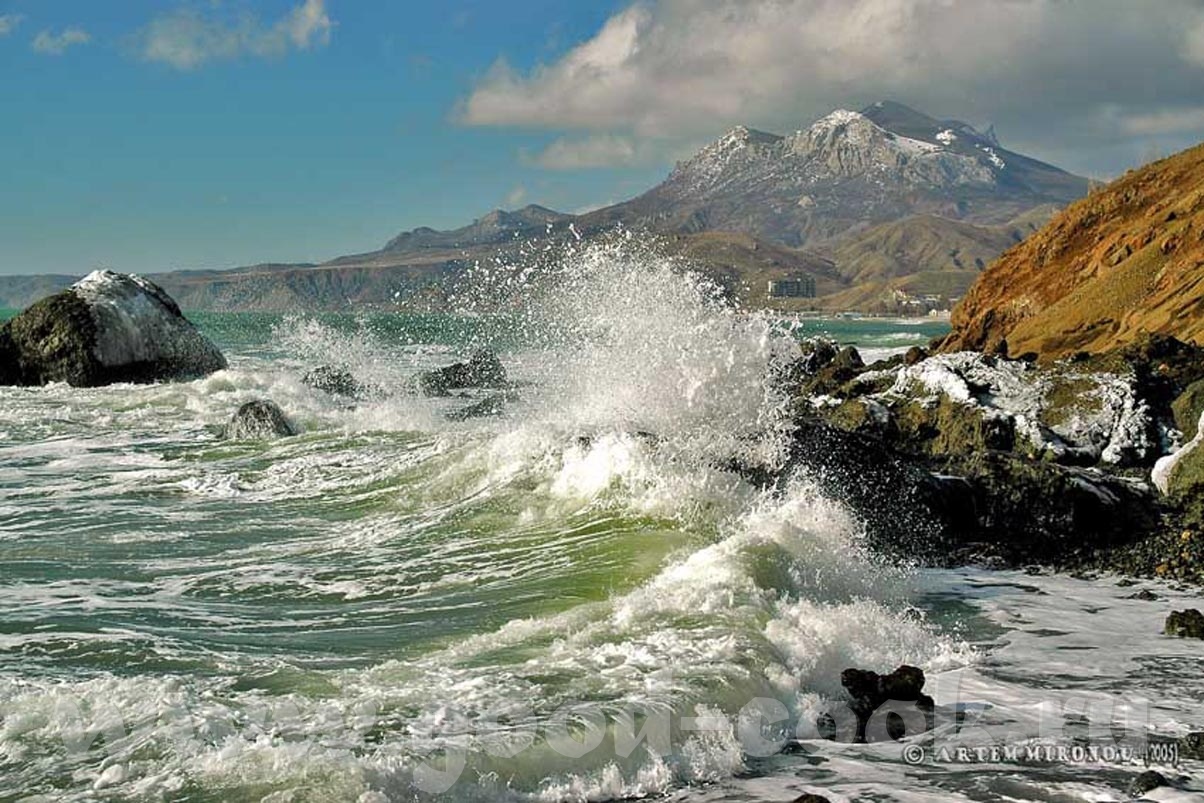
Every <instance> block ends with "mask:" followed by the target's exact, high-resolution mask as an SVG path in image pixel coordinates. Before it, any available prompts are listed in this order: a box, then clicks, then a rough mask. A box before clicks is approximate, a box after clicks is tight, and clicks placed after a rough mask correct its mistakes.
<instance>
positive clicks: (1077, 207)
mask: <svg viewBox="0 0 1204 803" xmlns="http://www.w3.org/2000/svg"><path fill="white" fill-rule="evenodd" d="M952 323H953V326H954V331H953V334H952V335H950V337H949V339H948V341H947V343H946V345H945V347H946V348H948V349H985V350H989V351H998V350H1002V349H1004V348H1006V350H1007V351H1008V352H1009V353H1010V354H1013V355H1016V354H1024V353H1026V352H1036V353H1037V354H1038V355H1040V356H1042V357H1054V358H1056V357H1062V356H1066V355H1069V354H1073V353H1075V352H1079V351H1087V352H1100V351H1104V350H1107V349H1111V348H1114V347H1117V346H1123V345H1125V344H1127V343H1128V342H1130V341H1132V340H1134V339H1135V338H1137V337H1138V336H1140V335H1141V334H1143V333H1165V334H1173V335H1174V336H1176V337H1178V338H1179V339H1181V340H1194V341H1195V342H1196V343H1197V344H1201V345H1204V145H1198V146H1196V147H1195V148H1192V149H1190V150H1187V151H1184V152H1182V153H1180V154H1177V155H1175V156H1172V157H1170V158H1169V159H1163V160H1162V161H1159V162H1155V163H1153V164H1150V165H1147V166H1145V167H1143V168H1141V169H1140V170H1136V171H1131V172H1129V173H1128V174H1126V175H1125V176H1123V177H1122V178H1120V179H1118V180H1117V181H1115V182H1113V183H1112V184H1110V185H1109V186H1107V187H1106V188H1104V189H1102V190H1100V191H1098V192H1095V193H1093V194H1091V195H1090V196H1088V197H1087V198H1084V199H1082V200H1080V201H1079V202H1077V203H1075V204H1073V205H1071V206H1070V207H1068V208H1067V209H1066V210H1065V211H1063V212H1062V213H1061V214H1059V215H1057V216H1056V217H1055V218H1054V219H1053V220H1052V221H1051V222H1050V224H1049V225H1048V226H1046V227H1045V228H1044V229H1042V230H1041V231H1040V232H1038V233H1037V234H1035V235H1034V236H1032V237H1030V238H1029V239H1027V240H1025V241H1024V242H1023V243H1021V244H1020V245H1018V246H1016V247H1014V248H1012V249H1011V250H1009V251H1008V252H1007V253H1005V254H1004V255H1003V256H1002V257H1001V258H1000V259H999V260H998V261H997V262H995V263H994V264H993V265H991V266H990V267H989V268H988V269H987V270H986V271H985V272H984V273H983V274H982V276H981V277H980V278H979V279H978V281H977V282H976V283H975V284H974V286H973V287H972V288H971V290H970V292H969V294H968V295H967V296H966V298H965V299H964V300H963V301H962V303H961V304H960V305H959V306H958V307H957V309H956V310H954V313H953V319H952Z"/></svg>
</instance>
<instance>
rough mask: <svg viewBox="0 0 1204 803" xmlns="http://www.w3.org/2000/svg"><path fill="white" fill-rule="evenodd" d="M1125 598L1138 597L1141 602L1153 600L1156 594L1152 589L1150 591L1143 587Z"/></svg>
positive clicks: (1155, 598)
mask: <svg viewBox="0 0 1204 803" xmlns="http://www.w3.org/2000/svg"><path fill="white" fill-rule="evenodd" d="M1125 599H1139V600H1142V601H1143V602H1153V601H1155V600H1157V599H1158V595H1157V594H1155V593H1154V592H1153V591H1150V590H1149V589H1148V588H1143V589H1141V590H1140V591H1138V592H1137V593H1136V594H1130V595H1129V596H1127V597H1125Z"/></svg>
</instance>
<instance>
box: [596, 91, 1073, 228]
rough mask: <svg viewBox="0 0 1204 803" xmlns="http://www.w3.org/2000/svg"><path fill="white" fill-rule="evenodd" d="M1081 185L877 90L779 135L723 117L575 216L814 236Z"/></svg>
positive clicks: (1005, 206) (961, 215) (1013, 206)
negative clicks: (647, 185) (630, 194)
mask: <svg viewBox="0 0 1204 803" xmlns="http://www.w3.org/2000/svg"><path fill="white" fill-rule="evenodd" d="M1087 189H1088V182H1087V180H1086V179H1084V178H1080V177H1078V176H1073V175H1071V174H1069V173H1067V172H1065V171H1063V170H1060V169H1058V168H1056V167H1053V166H1051V165H1047V164H1044V163H1042V162H1039V161H1037V160H1035V159H1031V158H1029V157H1026V156H1022V155H1020V154H1017V153H1014V152H1013V151H1010V150H1007V149H1006V148H1003V147H1002V146H1000V145H999V143H998V141H997V140H996V138H995V136H994V135H993V134H991V135H989V136H988V135H985V134H980V133H978V132H977V131H975V130H974V129H973V128H972V127H971V126H969V125H967V124H966V123H963V122H960V121H956V120H936V119H934V118H931V117H928V116H927V115H924V114H921V113H920V112H917V111H915V110H913V109H909V108H907V107H906V106H903V105H901V104H897V103H889V102H885V101H883V102H881V103H877V104H874V105H873V106H870V107H868V108H866V109H864V110H862V111H860V112H853V111H848V110H843V109H842V110H837V111H834V112H832V113H831V114H829V115H827V116H826V117H824V118H822V119H821V120H818V121H816V122H815V123H813V124H812V125H811V126H810V127H808V128H807V129H804V130H801V131H796V132H794V133H793V134H791V135H789V136H779V135H777V134H770V133H766V132H763V131H755V130H753V129H749V128H745V127H743V126H740V127H737V128H734V129H732V130H731V131H730V132H728V133H727V134H726V135H725V136H723V137H722V138H720V139H719V140H717V141H715V142H713V143H711V144H710V145H708V146H706V147H704V148H703V149H702V150H701V151H699V152H698V154H696V155H695V156H694V157H693V158H691V159H689V160H688V161H685V162H681V163H679V164H678V165H677V167H676V168H675V169H674V170H673V172H672V173H671V174H670V175H669V177H668V179H666V180H665V181H664V182H663V183H662V184H660V185H658V186H656V187H654V188H653V189H651V190H649V191H648V192H646V193H644V194H643V195H641V196H639V197H638V198H635V199H633V200H631V201H628V202H626V203H622V204H618V205H616V206H612V207H609V208H607V209H603V210H599V211H597V212H594V213H591V214H589V215H585V216H583V221H582V222H583V226H582V228H583V229H585V230H590V229H593V228H598V227H605V226H606V225H611V224H613V223H615V222H622V223H624V224H625V225H627V226H629V227H647V228H651V229H654V230H658V231H673V232H693V231H702V230H727V231H740V232H745V233H747V234H751V235H753V236H755V237H760V238H763V239H767V240H772V241H775V242H780V243H783V244H785V245H790V246H804V247H814V246H816V245H819V244H822V243H824V242H826V241H831V240H833V239H836V238H838V237H848V236H849V235H850V234H851V233H856V232H859V231H862V230H864V229H865V228H868V227H869V226H872V225H874V224H877V223H884V222H890V221H896V220H900V219H903V218H907V217H911V216H914V215H938V216H941V217H944V218H949V219H953V220H962V221H966V222H970V223H977V224H986V225H1001V224H1003V223H1006V222H1007V221H1009V220H1011V219H1012V218H1014V217H1016V216H1017V215H1020V214H1022V213H1024V212H1026V211H1028V210H1030V209H1032V208H1033V207H1037V206H1042V205H1048V204H1055V205H1059V206H1060V205H1065V204H1066V203H1069V202H1070V201H1073V200H1075V199H1077V198H1080V197H1082V196H1083V195H1085V194H1086V193H1087Z"/></svg>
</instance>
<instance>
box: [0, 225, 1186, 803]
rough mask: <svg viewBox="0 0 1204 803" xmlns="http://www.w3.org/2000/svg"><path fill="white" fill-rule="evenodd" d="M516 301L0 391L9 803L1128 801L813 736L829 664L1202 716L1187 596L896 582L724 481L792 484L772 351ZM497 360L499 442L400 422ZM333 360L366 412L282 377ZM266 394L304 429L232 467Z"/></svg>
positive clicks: (844, 544) (814, 494) (577, 259)
mask: <svg viewBox="0 0 1204 803" xmlns="http://www.w3.org/2000/svg"><path fill="white" fill-rule="evenodd" d="M519 296H520V297H522V298H523V299H524V301H523V303H522V304H521V305H520V306H519V307H518V308H516V309H515V310H514V311H513V314H508V315H506V316H503V317H501V318H496V317H495V318H489V319H469V320H467V321H465V320H460V321H451V320H436V319H430V318H422V319H419V318H409V319H404V318H395V317H394V318H379V319H364V320H362V321H350V320H341V319H340V320H331V319H314V318H304V317H294V318H287V319H284V320H274V319H262V318H257V317H254V316H245V317H239V316H229V317H224V318H209V319H204V320H203V321H202V322H203V323H206V324H207V327H208V328H209V330H210V332H211V333H212V334H213V336H214V337H215V338H217V339H218V340H219V342H220V344H221V345H222V346H223V348H224V350H225V351H226V353H227V356H228V357H230V360H231V368H230V369H229V370H228V371H223V372H221V373H219V374H215V375H213V376H211V377H209V378H207V379H205V380H201V381H197V382H192V383H181V384H171V385H157V386H139V387H134V386H118V387H111V388H104V389H96V390H77V389H71V388H66V387H60V386H52V387H48V388H39V389H0V605H2V607H0V800H7V799H45V800H94V799H98V798H101V799H116V800H196V801H209V800H213V801H241V800H270V801H285V800H323V801H341V800H350V801H363V803H377V802H378V801H386V800H414V799H450V800H496V799H513V800H549V801H551V800H610V799H621V798H630V797H646V796H657V795H668V796H678V797H680V799H683V800H685V799H691V800H694V799H713V800H753V799H756V800H762V799H768V800H778V799H780V800H790V799H792V798H793V797H794V796H796V795H797V794H799V793H800V792H801V791H803V790H807V789H811V790H814V791H819V792H822V793H823V794H826V795H828V796H830V797H831V798H832V799H833V800H840V799H848V800H853V799H875V800H947V799H967V800H1002V799H1042V800H1050V799H1058V800H1062V799H1075V800H1112V799H1124V798H1123V796H1122V792H1121V791H1120V790H1123V788H1124V786H1125V785H1126V784H1127V779H1128V778H1129V777H1130V776H1132V775H1133V774H1135V773H1136V772H1137V771H1139V770H1140V769H1141V766H1140V762H1139V761H1137V760H1135V759H1134V760H1131V761H1128V762H1127V763H1126V762H1125V761H1121V760H1119V759H1118V760H1114V761H1112V762H1110V763H1109V762H1097V763H1096V764H1090V763H1078V764H1074V765H1061V766H1055V767H1044V766H1017V765H1014V764H1007V763H996V764H989V765H983V766H974V767H966V766H951V765H948V764H938V763H931V762H930V763H921V764H920V765H918V766H912V765H909V764H907V763H906V762H905V761H904V760H903V759H902V754H901V745H899V744H895V743H891V744H886V745H872V746H854V745H848V744H837V743H833V742H829V741H826V740H824V739H822V738H820V735H819V733H818V732H817V731H816V729H815V724H816V720H817V718H818V717H819V716H820V714H822V713H823V712H824V711H825V710H827V709H828V708H829V707H830V706H832V705H838V703H839V700H840V698H841V689H840V683H839V676H840V672H841V670H842V669H844V668H846V667H848V666H859V667H867V668H874V669H879V670H889V669H892V668H894V667H895V666H897V665H898V664H900V663H912V664H916V665H919V666H921V667H923V668H925V669H926V670H927V671H928V673H929V675H930V677H931V678H932V680H931V681H930V686H932V687H933V688H935V689H936V690H937V691H936V696H937V700H938V703H939V704H941V708H942V711H944V712H945V713H947V714H949V715H950V716H952V715H953V713H952V712H955V711H956V710H959V709H961V710H989V711H991V712H992V714H991V716H992V717H994V718H998V719H1000V720H1002V721H1005V722H1006V723H1008V727H1010V728H1012V730H1011V731H1009V733H1008V737H1007V738H1008V739H1010V740H1012V741H1018V740H1028V739H1037V738H1049V739H1051V740H1052V742H1053V743H1057V744H1063V743H1064V744H1070V743H1073V741H1074V739H1075V738H1076V735H1075V734H1073V733H1071V734H1066V733H1053V734H1051V733H1049V732H1048V731H1049V728H1048V722H1047V721H1045V720H1043V719H1042V718H1041V717H1040V716H1037V715H1036V714H1035V713H1034V711H1036V710H1037V709H1038V708H1039V707H1040V706H1041V705H1043V704H1052V703H1053V702H1054V701H1060V702H1059V704H1061V705H1062V706H1063V708H1066V706H1067V705H1068V704H1073V703H1074V702H1075V701H1076V700H1077V699H1078V697H1076V694H1077V695H1080V696H1081V694H1082V693H1084V692H1093V693H1095V692H1098V693H1101V694H1108V695H1113V696H1118V695H1129V696H1133V695H1141V694H1144V695H1146V696H1149V697H1153V698H1156V700H1157V704H1156V705H1154V706H1153V707H1152V709H1151V711H1152V713H1151V714H1150V715H1149V716H1148V717H1147V719H1148V720H1149V722H1148V726H1143V727H1144V730H1143V731H1142V732H1143V733H1147V732H1153V733H1157V734H1163V735H1174V734H1180V733H1182V732H1186V731H1187V730H1190V729H1191V726H1192V724H1193V723H1195V725H1196V726H1197V727H1198V726H1199V725H1201V724H1204V721H1202V716H1204V711H1202V710H1201V704H1200V703H1199V702H1198V701H1199V700H1200V699H1201V697H1202V696H1204V695H1201V692H1202V691H1204V688H1202V685H1204V684H1201V682H1200V681H1199V679H1198V678H1199V672H1198V667H1199V664H1198V663H1193V661H1195V660H1198V659H1195V658H1194V657H1193V656H1194V654H1193V653H1192V651H1191V647H1190V645H1187V644H1184V643H1180V642H1168V641H1167V640H1165V639H1162V638H1161V637H1158V636H1157V635H1155V634H1156V631H1157V630H1158V625H1159V624H1160V619H1159V616H1165V610H1166V608H1167V607H1168V606H1169V605H1171V604H1178V603H1179V602H1180V601H1181V600H1184V599H1186V598H1187V597H1188V596H1190V592H1185V591H1180V592H1176V591H1173V590H1168V589H1164V588H1159V589H1158V593H1159V594H1160V595H1162V599H1160V600H1159V601H1156V602H1148V601H1139V600H1125V599H1122V597H1124V596H1127V595H1128V594H1129V593H1131V591H1132V589H1129V590H1122V589H1119V588H1117V587H1116V586H1115V581H1114V580H1101V581H1096V582H1083V581H1072V580H1067V579H1062V578H1027V577H1018V576H1014V575H982V574H974V573H968V572H963V573H933V572H916V571H914V570H910V569H907V568H905V567H897V566H889V565H884V564H883V563H882V562H881V561H879V560H877V559H876V558H875V557H874V556H873V555H871V554H869V553H868V552H867V551H866V550H865V549H864V547H863V545H862V538H861V535H862V528H861V525H860V523H859V522H858V521H857V520H856V519H855V518H854V517H852V516H851V515H850V514H849V512H848V511H847V510H846V509H845V508H844V506H843V505H842V504H841V503H840V500H839V499H830V498H825V497H824V496H822V495H821V494H820V493H819V492H818V491H817V490H816V488H815V487H814V486H813V485H811V484H810V483H809V482H808V481H807V480H806V478H805V477H793V478H792V479H790V480H789V481H788V482H786V483H785V485H784V486H783V487H782V488H780V489H777V490H776V491H773V492H767V491H764V490H760V489H757V488H755V487H753V486H751V485H750V484H749V483H748V482H747V481H745V480H744V479H743V478H742V477H741V476H739V475H738V474H736V473H734V472H732V471H731V470H729V468H727V467H728V466H730V465H731V464H732V463H733V461H737V462H745V463H748V462H754V463H758V464H768V465H778V464H780V463H781V462H782V461H783V460H784V456H785V454H786V448H785V447H786V445H787V443H788V442H789V439H790V437H791V432H790V424H789V421H790V404H789V403H790V400H789V398H788V397H787V395H786V394H785V392H784V390H783V389H782V388H781V387H780V386H779V384H778V383H777V382H776V381H775V376H776V375H777V372H778V371H779V370H780V367H781V366H782V364H783V363H784V362H785V361H788V360H789V359H790V356H791V355H792V354H793V352H794V349H795V346H794V343H795V340H794V338H795V333H792V332H791V331H789V327H785V326H783V325H782V324H781V322H779V321H775V320H772V319H770V318H768V317H760V316H754V315H746V314H740V313H738V312H736V311H733V310H730V309H728V308H726V307H725V306H724V305H723V304H722V303H721V302H720V301H719V300H718V298H717V295H716V293H714V292H713V290H712V289H710V288H708V287H707V286H706V285H705V284H703V283H700V282H697V281H695V280H692V279H690V278H688V277H683V276H681V275H679V274H678V273H675V272H673V271H671V270H670V269H669V266H668V265H667V264H665V263H663V262H661V261H659V260H657V259H656V258H654V257H649V256H648V255H647V254H641V253H638V252H635V251H632V250H631V249H629V248H603V249H591V250H587V251H583V252H582V253H580V254H577V255H575V256H574V258H573V259H571V260H569V261H568V262H567V263H566V264H565V265H564V266H563V268H562V269H561V270H560V272H559V274H558V275H557V276H556V279H555V281H554V282H552V283H551V284H550V285H549V284H540V285H538V286H535V285H532V286H531V288H530V292H529V293H520V294H519ZM900 334H901V335H907V336H909V337H900V338H899V343H900V344H901V345H902V346H903V347H906V345H911V344H912V341H914V340H915V337H914V335H915V333H914V332H911V331H908V332H900ZM872 336H873V338H875V340H874V341H873V342H877V343H881V342H883V338H884V337H886V336H889V332H886V333H884V332H880V331H874V332H873V333H872ZM886 342H887V343H889V342H890V341H886ZM482 345H487V346H491V347H493V348H496V349H498V350H499V352H500V354H501V356H502V359H503V362H505V364H506V365H507V367H508V369H509V370H510V372H511V374H512V378H513V379H514V380H515V384H516V393H515V394H514V396H513V398H510V399H508V400H507V402H506V404H505V408H504V413H503V415H501V416H499V417H495V418H487V419H480V420H470V421H465V422H459V423H455V422H451V421H449V420H448V419H447V417H446V414H447V413H448V412H449V411H454V410H456V409H459V408H462V407H464V406H466V405H468V404H470V403H472V402H473V401H474V399H472V398H455V397H453V398H445V399H429V398H425V397H422V396H419V395H416V394H414V393H412V392H411V391H410V389H411V388H412V387H413V376H414V374H415V373H416V372H417V371H418V370H420V369H421V368H423V367H429V366H434V365H441V364H446V363H447V362H450V361H452V360H454V359H456V358H458V357H462V356H464V355H466V354H467V353H468V352H470V351H471V350H472V349H473V348H476V347H479V346H482ZM885 347H890V346H885ZM326 362H337V363H343V364H346V365H348V366H349V367H350V368H351V369H352V370H353V371H355V372H356V373H357V375H358V376H360V377H361V378H362V379H365V380H367V381H370V382H371V383H372V384H373V385H375V386H376V387H377V389H378V390H379V391H380V392H379V394H378V395H377V397H376V398H374V399H370V400H368V401H364V402H358V403H350V402H348V401H347V400H340V399H336V398H333V397H330V396H328V395H326V394H324V393H321V392H318V391H314V390H312V389H310V388H307V387H306V386H304V385H303V384H302V383H301V382H300V376H301V375H302V374H303V373H304V370H306V369H307V368H309V367H312V366H314V365H316V364H320V363H326ZM477 397H478V398H479V394H478V396H477ZM256 398H271V399H273V400H275V401H276V402H277V403H279V404H280V405H281V406H282V407H283V408H284V409H285V410H286V411H287V412H288V413H289V415H290V416H292V417H293V418H294V419H295V420H296V422H297V423H298V424H299V425H300V426H301V428H302V430H303V434H302V435H300V436H298V437H296V438H289V439H284V440H278V441H272V442H226V441H222V440H220V439H219V438H218V434H219V431H220V428H221V426H222V425H223V424H224V423H225V421H226V420H227V419H228V418H229V416H230V415H231V414H232V412H233V411H234V410H235V409H236V408H237V407H238V406H239V405H240V404H241V403H243V402H245V401H248V400H251V399H256ZM1134 633H1136V634H1137V635H1136V636H1134V635H1133V634H1134ZM1088 667H1090V668H1088ZM955 681H956V682H955ZM938 730H939V729H938ZM948 730H949V728H946V731H944V732H942V738H953V737H952V736H951V734H950V733H949V732H948ZM917 738H918V737H917ZM959 738H962V739H963V740H966V739H969V738H970V736H969V735H967V734H963V735H961V736H960V737H959ZM978 738H979V739H980V741H981V740H982V738H985V737H982V736H981V734H979V737H978ZM795 739H797V741H796V742H792V740H795ZM788 743H793V746H792V747H790V749H788V750H785V752H783V750H784V748H785V746H786V745H787V744H788ZM1188 786H1189V787H1190V784H1188ZM1180 794H1185V793H1182V792H1181V793H1180ZM1108 795H1113V796H1112V797H1109V796H1108Z"/></svg>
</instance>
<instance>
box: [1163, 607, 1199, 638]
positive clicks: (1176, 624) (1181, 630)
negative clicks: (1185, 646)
mask: <svg viewBox="0 0 1204 803" xmlns="http://www.w3.org/2000/svg"><path fill="white" fill-rule="evenodd" d="M1162 632H1164V633H1166V635H1168V636H1178V637H1179V638H1199V639H1204V613H1200V612H1199V611H1198V610H1196V609H1195V608H1188V609H1187V610H1185V611H1172V612H1171V615H1170V616H1168V617H1166V626H1165V627H1164V628H1163V630H1162Z"/></svg>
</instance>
